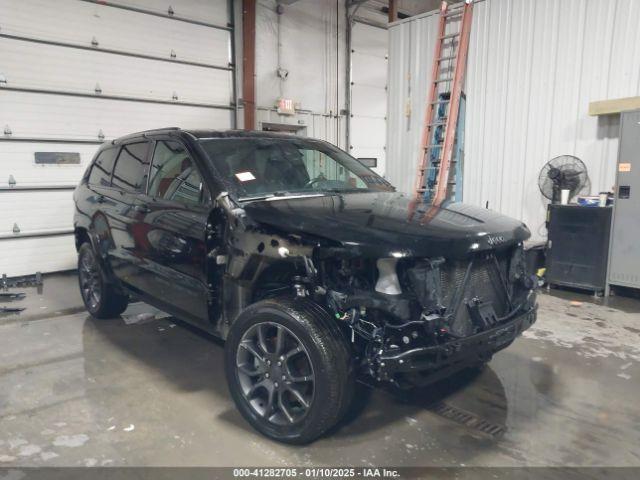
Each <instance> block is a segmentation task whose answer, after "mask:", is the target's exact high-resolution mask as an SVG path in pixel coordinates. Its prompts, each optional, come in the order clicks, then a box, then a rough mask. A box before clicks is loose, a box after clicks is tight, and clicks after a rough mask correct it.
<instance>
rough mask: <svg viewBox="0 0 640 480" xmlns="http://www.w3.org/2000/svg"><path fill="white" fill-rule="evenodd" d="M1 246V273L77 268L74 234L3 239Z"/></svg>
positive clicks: (56, 270) (15, 273)
mask: <svg viewBox="0 0 640 480" xmlns="http://www.w3.org/2000/svg"><path fill="white" fill-rule="evenodd" d="M0 248H1V249H2V253H3V255H0V273H5V272H6V273H8V274H9V275H10V276H18V275H30V274H33V273H35V272H36V271H38V272H58V271H61V270H70V269H73V268H76V258H77V256H76V249H75V244H74V240H73V235H59V236H53V237H42V238H15V239H8V240H2V241H1V243H0Z"/></svg>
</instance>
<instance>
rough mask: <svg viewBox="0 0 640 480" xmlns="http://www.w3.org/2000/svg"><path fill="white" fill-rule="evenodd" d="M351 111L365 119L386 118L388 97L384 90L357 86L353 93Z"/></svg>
mask: <svg viewBox="0 0 640 480" xmlns="http://www.w3.org/2000/svg"><path fill="white" fill-rule="evenodd" d="M351 111H352V113H353V114H354V115H358V116H363V117H377V118H384V117H385V115H386V114H387V96H386V92H385V90H384V89H383V88H379V87H370V86H366V85H355V86H354V88H353V89H352V91H351Z"/></svg>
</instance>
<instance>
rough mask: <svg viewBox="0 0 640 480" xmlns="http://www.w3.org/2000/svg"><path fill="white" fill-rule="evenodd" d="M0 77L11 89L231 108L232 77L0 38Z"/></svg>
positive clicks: (168, 64)
mask: <svg viewBox="0 0 640 480" xmlns="http://www.w3.org/2000/svg"><path fill="white" fill-rule="evenodd" d="M0 73H2V74H3V75H4V76H5V78H6V80H7V86H10V87H27V88H38V89H54V90H64V91H73V92H78V93H88V94H94V93H95V87H96V84H98V85H99V86H100V88H101V90H102V94H103V95H120V96H129V97H136V98H148V99H156V100H165V101H170V100H172V98H173V94H174V92H175V93H176V94H177V96H178V100H179V101H181V102H200V103H208V104H218V105H229V103H230V102H231V100H232V99H231V96H230V93H231V91H232V90H231V89H232V83H231V82H232V81H233V74H232V72H230V71H226V70H216V69H212V68H204V67H196V66H191V65H184V64H179V63H169V62H159V61H157V60H148V59H141V58H136V57H129V56H124V55H117V54H111V53H103V52H100V51H90V50H81V49H74V48H66V47H60V46H55V45H46V44H44V45H43V44H38V43H32V42H23V41H20V40H13V39H7V38H0Z"/></svg>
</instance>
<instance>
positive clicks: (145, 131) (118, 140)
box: [111, 127, 181, 145]
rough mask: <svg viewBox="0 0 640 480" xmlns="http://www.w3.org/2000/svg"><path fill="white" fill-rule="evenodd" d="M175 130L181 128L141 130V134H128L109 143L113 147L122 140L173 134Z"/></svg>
mask: <svg viewBox="0 0 640 480" xmlns="http://www.w3.org/2000/svg"><path fill="white" fill-rule="evenodd" d="M177 130H181V128H180V127H165V128H152V129H150V130H143V131H142V132H134V133H129V134H127V135H123V136H121V137H118V138H114V139H113V140H112V141H111V143H112V144H113V145H115V144H116V143H119V142H121V141H123V140H128V139H130V138H135V137H143V138H145V137H146V136H147V135H148V134H153V133H162V132H175V131H177Z"/></svg>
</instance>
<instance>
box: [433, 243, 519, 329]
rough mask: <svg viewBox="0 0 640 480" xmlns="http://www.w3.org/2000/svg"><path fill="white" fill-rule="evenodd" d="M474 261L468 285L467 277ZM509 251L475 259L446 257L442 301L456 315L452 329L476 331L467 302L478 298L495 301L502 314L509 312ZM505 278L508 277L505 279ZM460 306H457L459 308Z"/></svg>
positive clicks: (452, 322)
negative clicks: (507, 286) (507, 282)
mask: <svg viewBox="0 0 640 480" xmlns="http://www.w3.org/2000/svg"><path fill="white" fill-rule="evenodd" d="M470 262H471V270H470V272H469V276H468V279H467V282H466V284H464V278H465V275H466V272H467V269H468V268H469V264H470ZM507 268H508V261H507V254H506V252H503V253H494V252H492V253H489V254H482V255H478V256H476V257H474V258H473V259H471V260H446V261H445V262H444V264H442V265H441V266H440V282H441V288H442V303H443V305H444V306H445V307H446V308H447V310H446V311H447V314H450V315H453V317H452V318H451V321H450V324H449V330H450V331H451V332H452V333H453V334H455V335H458V336H467V335H471V334H473V333H475V331H476V329H477V326H476V325H474V324H473V322H472V320H471V316H470V315H469V311H468V309H467V303H468V302H469V301H471V300H473V299H475V298H477V299H479V300H480V301H481V302H483V303H488V302H491V304H492V305H493V309H494V311H495V313H496V315H497V316H498V317H503V316H505V315H507V314H508V313H509V311H508V310H509V301H508V297H507V291H506V290H505V288H504V284H503V281H504V280H506V279H507V278H508V270H507ZM503 279H504V280H503ZM456 307H457V309H456Z"/></svg>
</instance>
